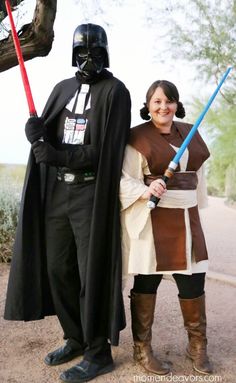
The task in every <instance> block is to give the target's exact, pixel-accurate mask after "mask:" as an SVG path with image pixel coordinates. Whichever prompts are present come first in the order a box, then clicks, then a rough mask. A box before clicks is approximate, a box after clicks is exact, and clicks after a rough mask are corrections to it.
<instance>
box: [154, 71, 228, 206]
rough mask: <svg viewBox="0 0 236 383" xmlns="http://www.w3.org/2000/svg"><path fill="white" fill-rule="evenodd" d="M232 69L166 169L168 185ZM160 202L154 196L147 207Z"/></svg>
mask: <svg viewBox="0 0 236 383" xmlns="http://www.w3.org/2000/svg"><path fill="white" fill-rule="evenodd" d="M231 69H232V67H228V69H227V70H226V71H225V73H224V74H223V76H222V79H221V80H220V82H219V84H218V86H217V88H216V89H215V91H214V93H213V94H212V96H211V97H210V98H209V100H208V102H207V104H206V106H205V108H204V109H203V111H202V113H201V114H200V116H199V117H198V119H197V120H196V122H195V124H194V125H193V126H192V128H191V130H190V132H189V133H188V135H187V137H186V138H185V140H184V141H183V143H182V145H181V146H180V148H179V149H178V151H177V153H176V155H175V156H174V158H173V159H172V161H171V162H170V163H169V165H168V168H167V169H166V171H165V173H164V175H163V177H162V179H163V180H164V181H165V183H167V182H168V180H169V179H170V178H171V177H172V176H173V174H174V171H175V169H176V168H177V166H178V163H179V161H180V159H181V157H182V155H183V153H184V151H185V149H186V148H187V146H188V145H189V143H190V141H191V140H192V138H193V136H194V134H195V133H196V131H197V129H198V127H199V125H200V124H201V122H202V120H203V118H204V116H205V115H206V113H207V112H208V110H209V108H210V106H211V104H212V102H213V101H214V99H215V97H216V95H217V93H218V92H219V90H220V88H221V86H222V84H223V83H224V81H225V80H226V78H227V76H228V74H229V72H230V71H231ZM159 201H160V198H157V197H155V196H154V195H152V196H151V198H150V200H149V201H148V203H147V207H148V208H149V209H154V208H155V207H156V206H157V204H158V202H159Z"/></svg>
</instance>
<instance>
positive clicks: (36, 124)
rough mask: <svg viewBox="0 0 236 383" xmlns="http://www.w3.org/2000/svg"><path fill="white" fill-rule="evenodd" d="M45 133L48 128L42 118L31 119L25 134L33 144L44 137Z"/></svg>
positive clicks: (26, 126) (26, 125) (27, 123)
mask: <svg viewBox="0 0 236 383" xmlns="http://www.w3.org/2000/svg"><path fill="white" fill-rule="evenodd" d="M45 132H46V128H45V125H44V118H42V117H30V118H29V119H28V121H27V122H26V124H25V134H26V137H27V140H28V141H29V142H30V143H31V144H32V143H33V142H35V141H38V140H39V139H40V138H41V137H44V135H45Z"/></svg>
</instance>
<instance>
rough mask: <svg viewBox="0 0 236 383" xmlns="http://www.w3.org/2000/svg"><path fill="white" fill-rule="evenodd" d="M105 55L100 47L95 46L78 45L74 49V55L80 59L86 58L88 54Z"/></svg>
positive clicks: (95, 56) (93, 55) (97, 56)
mask: <svg viewBox="0 0 236 383" xmlns="http://www.w3.org/2000/svg"><path fill="white" fill-rule="evenodd" d="M104 55H105V52H104V49H103V48H100V47H95V48H85V47H78V48H77V49H76V56H77V57H79V58H81V59H86V58H87V57H88V56H90V57H92V58H100V59H101V58H103V57H104Z"/></svg>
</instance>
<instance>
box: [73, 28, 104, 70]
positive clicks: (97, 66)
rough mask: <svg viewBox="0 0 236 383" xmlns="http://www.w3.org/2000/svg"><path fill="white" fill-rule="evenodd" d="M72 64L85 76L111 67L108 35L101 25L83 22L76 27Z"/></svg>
mask: <svg viewBox="0 0 236 383" xmlns="http://www.w3.org/2000/svg"><path fill="white" fill-rule="evenodd" d="M72 65H73V66H76V67H78V69H79V72H80V73H81V74H83V75H84V76H85V77H86V76H89V77H91V76H93V75H96V74H99V73H100V72H101V71H102V70H103V68H108V67H109V53H108V43H107V35H106V32H105V30H104V29H103V28H102V27H101V26H100V25H96V24H81V25H79V26H78V27H77V28H76V29H75V32H74V37H73V53H72Z"/></svg>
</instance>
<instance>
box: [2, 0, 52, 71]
mask: <svg viewBox="0 0 236 383" xmlns="http://www.w3.org/2000/svg"><path fill="white" fill-rule="evenodd" d="M56 11H57V0H37V1H36V7H35V11H34V16H33V20H32V22H31V23H30V24H27V25H24V26H23V27H22V28H21V30H20V31H19V32H18V36H19V39H20V44H21V49H22V54H23V57H24V60H25V61H27V60H31V59H33V58H34V57H40V56H47V55H48V53H49V52H50V50H51V48H52V43H53V39H54V31H53V24H54V20H55V17H56ZM17 64H18V60H17V57H16V52H15V47H14V43H13V39H12V34H11V33H10V34H9V36H8V37H7V38H6V39H3V40H0V72H4V71H5V70H7V69H10V68H12V67H14V66H16V65H17Z"/></svg>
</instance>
